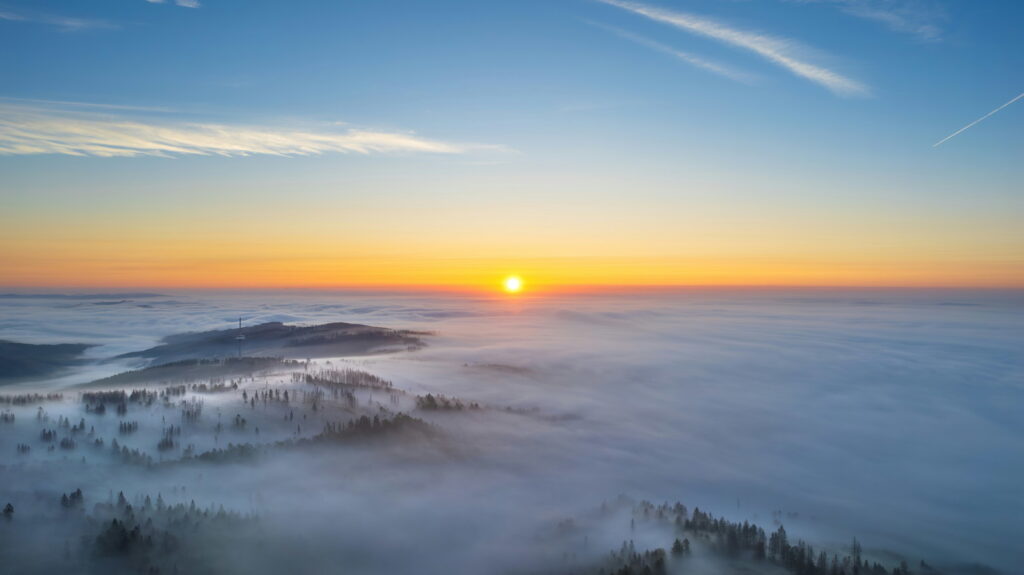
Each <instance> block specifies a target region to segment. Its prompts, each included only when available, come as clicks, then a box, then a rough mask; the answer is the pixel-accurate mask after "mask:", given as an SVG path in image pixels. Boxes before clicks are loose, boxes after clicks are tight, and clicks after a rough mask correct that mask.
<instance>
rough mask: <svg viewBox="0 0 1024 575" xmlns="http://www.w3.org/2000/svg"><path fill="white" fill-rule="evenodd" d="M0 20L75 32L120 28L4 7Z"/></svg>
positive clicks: (106, 23) (107, 23) (99, 22)
mask: <svg viewBox="0 0 1024 575" xmlns="http://www.w3.org/2000/svg"><path fill="white" fill-rule="evenodd" d="M0 20H7V21H9V22H26V23H33V24H46V25H48V26H54V27H56V28H60V29H61V30H65V31H77V30H97V29H106V30H116V29H117V28H120V26H118V25H117V24H114V23H113V22H107V21H106V20H95V19H89V18H72V17H68V16H59V15H54V14H45V13H41V12H25V11H20V10H13V9H10V8H7V7H5V6H0Z"/></svg>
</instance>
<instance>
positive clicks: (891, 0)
mask: <svg viewBox="0 0 1024 575" xmlns="http://www.w3.org/2000/svg"><path fill="white" fill-rule="evenodd" d="M788 1H790V2H798V3H800V4H832V5H835V6H838V7H839V8H840V9H841V10H842V11H843V12H845V13H847V14H849V15H851V16H855V17H857V18H863V19H865V20H873V21H875V22H880V23H882V24H884V25H885V26H886V27H888V28H889V29H890V30H892V31H894V32H900V33H904V34H910V35H912V36H914V37H916V38H918V39H919V40H925V41H935V40H939V39H940V38H941V37H942V28H941V27H940V26H939V22H940V21H941V20H942V19H943V12H942V11H941V10H940V9H939V8H938V6H937V5H936V3H935V2H928V3H922V2H921V1H920V0H788Z"/></svg>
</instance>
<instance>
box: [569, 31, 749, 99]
mask: <svg viewBox="0 0 1024 575" xmlns="http://www.w3.org/2000/svg"><path fill="white" fill-rule="evenodd" d="M587 23H588V24H590V25H591V26H595V27H597V28H601V29H603V30H607V31H608V32H611V33H612V34H615V35H616V36H618V37H620V38H623V39H625V40H630V41H632V42H636V43H637V44H640V45H641V46H646V47H648V48H650V49H652V50H657V51H658V52H662V53H664V54H668V55H669V56H672V57H674V58H676V59H678V60H682V61H683V62H686V63H687V64H690V65H691V66H694V67H697V68H700V69H701V70H705V71H708V72H711V73H712V74H718V75H719V76H723V77H725V78H729V79H730V80H735V81H737V82H742V83H744V84H750V83H752V82H753V80H754V77H753V76H752V75H751V74H747V73H746V72H741V71H739V70H735V69H733V68H730V67H729V66H726V65H724V64H719V63H717V62H713V61H711V60H707V59H705V58H701V57H700V56H695V55H693V54H690V53H687V52H683V51H680V50H676V49H675V48H672V47H671V46H666V45H665V44H662V43H661V42H656V41H654V40H651V39H649V38H644V37H643V36H640V35H637V34H633V33H632V32H627V31H625V30H623V29H621V28H616V27H615V26H608V25H607V24H600V23H597V22H589V21H588V22H587Z"/></svg>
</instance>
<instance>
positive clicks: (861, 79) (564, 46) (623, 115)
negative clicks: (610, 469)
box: [0, 0, 1024, 291]
mask: <svg viewBox="0 0 1024 575" xmlns="http://www.w3.org/2000/svg"><path fill="white" fill-rule="evenodd" d="M1022 24H1024V4H1021V3H1020V2H1017V1H1016V0H983V1H978V0H643V1H638V2H632V1H625V0H538V1H532V0H516V1H511V0H509V1H493V2H491V1H489V2H474V1H469V0H435V1H431V2H418V1H412V0H409V1H399V0H378V1H374V2H350V1H346V2H341V1H314V0H310V1H305V2H287V3H286V2H264V1H259V0H245V1H241V0H238V1H222V0H200V1H188V0H177V1H174V0H166V1H164V2H148V1H146V0H121V1H117V2H112V1H103V2H74V1H64V2H56V1H31V2H28V1H20V2H19V1H14V0H0V286H4V287H6V288H17V289H22V288H33V287H46V288H75V287H77V288H100V287H129V286H130V287H241V288H257V287H258V288H276V287H289V288H294V287H310V288H327V287H367V286H388V287H409V288H425V287H436V288H444V289H455V288H458V289H476V288H487V289H490V288H491V287H493V288H494V289H497V288H498V287H499V286H500V283H501V281H502V278H504V277H506V276H507V275H509V274H518V275H519V276H521V277H523V279H524V283H525V285H526V286H527V288H528V289H532V290H538V291H542V290H544V289H552V290H553V289H559V288H563V287H580V286H583V287H595V286H596V287H602V286H683V285H756V286H762V285H816V286H958V287H963V286H973V287H1017V288H1019V287H1024V226H1021V225H1020V221H1021V219H1022V217H1024V196H1022V193H1021V192H1022V189H1024V186H1022V184H1021V182H1024V167H1022V162H1021V160H1024V99H1021V98H1020V96H1021V94H1022V93H1024V37H1022V36H1021V35H1020V33H1019V31H1020V29H1021V25H1022ZM989 114H991V115H989ZM979 119H980V120H981V121H979V122H977V123H976V124H975V123H974V122H975V121H977V120H979ZM964 128H966V129H964ZM962 129H963V131H960V130H962Z"/></svg>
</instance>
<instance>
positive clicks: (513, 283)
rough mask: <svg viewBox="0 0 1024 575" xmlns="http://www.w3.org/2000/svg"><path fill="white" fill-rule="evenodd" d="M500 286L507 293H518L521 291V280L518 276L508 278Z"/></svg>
mask: <svg viewBox="0 0 1024 575" xmlns="http://www.w3.org/2000/svg"><path fill="white" fill-rule="evenodd" d="M502 286H503V287H504V288H505V291H506V292H508V293H519V292H521V291H523V279H522V278H520V277H519V276H508V277H507V278H505V281H503V282H502Z"/></svg>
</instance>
